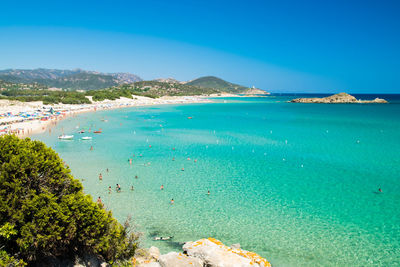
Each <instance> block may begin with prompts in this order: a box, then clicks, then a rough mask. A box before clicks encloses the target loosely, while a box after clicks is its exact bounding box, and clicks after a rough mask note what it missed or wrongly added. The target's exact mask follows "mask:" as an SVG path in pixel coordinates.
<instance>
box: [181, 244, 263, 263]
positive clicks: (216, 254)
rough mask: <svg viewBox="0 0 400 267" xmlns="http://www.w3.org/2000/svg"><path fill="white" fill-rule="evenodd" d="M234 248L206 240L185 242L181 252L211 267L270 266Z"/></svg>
mask: <svg viewBox="0 0 400 267" xmlns="http://www.w3.org/2000/svg"><path fill="white" fill-rule="evenodd" d="M238 247H239V246H238V245H237V244H235V246H234V247H228V246H225V245H224V244H223V243H222V242H221V241H219V240H217V239H214V238H208V239H200V240H198V241H195V242H187V243H186V244H185V245H184V246H183V251H184V252H186V253H187V254H188V255H189V256H192V257H197V258H200V259H202V260H203V261H204V263H205V264H206V266H211V267H228V266H232V267H233V266H237V267H251V266H252V267H266V266H271V264H270V263H269V262H268V261H267V260H266V259H264V258H262V257H261V256H259V255H258V254H256V253H254V252H250V251H247V250H243V249H240V248H238Z"/></svg>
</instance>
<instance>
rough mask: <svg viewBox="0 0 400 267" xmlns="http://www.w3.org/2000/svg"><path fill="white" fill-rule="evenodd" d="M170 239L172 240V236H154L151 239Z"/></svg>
mask: <svg viewBox="0 0 400 267" xmlns="http://www.w3.org/2000/svg"><path fill="white" fill-rule="evenodd" d="M171 238H174V237H173V236H165V237H163V236H156V237H154V238H153V240H170V239H171Z"/></svg>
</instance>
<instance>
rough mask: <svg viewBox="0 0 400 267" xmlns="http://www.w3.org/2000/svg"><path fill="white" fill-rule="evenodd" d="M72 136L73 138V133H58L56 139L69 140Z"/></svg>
mask: <svg viewBox="0 0 400 267" xmlns="http://www.w3.org/2000/svg"><path fill="white" fill-rule="evenodd" d="M73 138H74V136H73V135H65V134H62V135H60V136H59V137H58V139H62V140H70V139H73Z"/></svg>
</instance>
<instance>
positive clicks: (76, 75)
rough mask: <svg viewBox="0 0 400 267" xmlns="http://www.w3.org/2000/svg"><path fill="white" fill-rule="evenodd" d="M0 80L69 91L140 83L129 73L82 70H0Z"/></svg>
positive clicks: (138, 79) (137, 78) (139, 79)
mask: <svg viewBox="0 0 400 267" xmlns="http://www.w3.org/2000/svg"><path fill="white" fill-rule="evenodd" d="M0 80H3V81H7V82H14V83H25V84H27V83H38V84H43V85H46V86H49V87H57V88H63V89H70V90H79V89H81V90H92V89H103V88H108V87H111V86H117V85H120V84H125V83H133V82H137V81H142V79H141V78H140V77H139V76H137V75H134V74H131V73H102V72H96V71H87V70H82V69H74V70H58V69H33V70H28V69H7V70H0Z"/></svg>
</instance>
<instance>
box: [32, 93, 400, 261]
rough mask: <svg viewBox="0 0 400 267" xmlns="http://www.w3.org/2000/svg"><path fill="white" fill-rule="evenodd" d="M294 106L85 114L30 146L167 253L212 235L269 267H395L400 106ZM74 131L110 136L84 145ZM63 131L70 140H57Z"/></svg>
mask: <svg viewBox="0 0 400 267" xmlns="http://www.w3.org/2000/svg"><path fill="white" fill-rule="evenodd" d="M290 98H292V97H291V96H287V95H285V96H273V97H267V98H244V99H239V100H235V99H218V100H216V101H217V102H218V103H214V104H191V105H182V106H171V105H166V106H153V107H142V108H126V109H120V110H112V111H99V112H95V113H86V114H80V115H78V116H77V117H75V118H69V119H66V120H64V121H62V122H60V123H59V124H58V125H57V126H56V127H55V128H53V129H52V133H51V134H48V133H46V134H42V135H36V136H34V137H33V138H34V139H39V140H42V141H44V142H45V143H47V144H48V145H50V146H52V147H53V148H54V149H55V150H56V151H57V152H58V153H59V154H60V155H61V157H62V158H63V159H64V160H65V161H66V162H67V163H68V164H69V165H70V167H71V169H72V173H73V174H74V176H75V177H76V178H79V179H84V180H83V185H84V188H85V191H86V192H87V193H89V194H91V195H92V196H93V198H94V199H97V197H98V196H101V198H102V199H103V202H104V203H105V205H106V207H107V208H108V209H111V210H112V211H113V214H114V215H115V216H116V217H117V218H118V219H119V220H120V221H121V222H123V221H124V220H125V219H126V218H127V217H128V216H131V217H132V219H133V221H134V222H135V224H136V227H137V229H138V230H140V231H141V232H143V233H144V235H143V237H142V245H143V246H145V247H149V246H151V245H155V246H158V247H160V249H161V250H162V252H167V251H170V250H174V249H175V250H179V249H180V247H181V245H182V243H183V242H185V241H188V240H195V239H199V238H203V237H210V236H212V237H215V238H217V239H220V240H221V241H222V242H224V243H225V244H227V245H230V244H232V243H240V244H241V246H242V247H243V248H245V249H248V250H252V251H255V252H257V253H259V254H260V255H262V256H264V257H266V258H267V259H268V260H269V261H271V262H272V264H273V265H274V266H395V265H400V210H399V204H400V181H399V180H400V176H399V173H400V156H399V155H400V102H399V101H398V100H396V99H394V101H391V102H392V103H393V104H388V105H359V104H356V105H342V104H340V105H339V104H338V105H324V104H293V103H285V101H286V100H287V99H290ZM223 100H225V101H226V102H227V103H223ZM389 100H390V99H389ZM189 116H190V117H193V119H188V118H187V117H189ZM102 119H105V120H107V121H102ZM78 125H79V129H81V128H85V129H88V128H89V127H91V129H92V130H93V129H98V128H102V130H103V133H102V134H99V135H96V134H93V133H90V134H83V135H85V136H93V140H92V141H83V140H79V139H78V138H79V137H80V136H82V135H80V134H78V133H76V132H77V129H76V127H77V126H78ZM61 132H64V133H65V134H74V135H75V140H73V141H59V140H58V139H57V136H58V135H59V134H61ZM150 145H151V147H149V146H150ZM90 146H93V147H94V150H93V151H90V149H89V148H90ZM172 148H175V150H173V149H172ZM133 154H134V155H135V157H133ZM140 154H142V156H140ZM129 158H133V164H132V165H130V164H129V162H128V159H129ZM172 158H175V160H174V161H173V160H172ZM188 158H190V160H188ZM195 159H197V162H194V160H195ZM106 168H109V170H110V171H109V172H108V173H107V172H106ZM182 168H184V171H181V169H182ZM99 173H102V175H103V181H99V179H98V175H99ZM136 175H137V176H138V178H137V179H136V178H135V176H136ZM117 183H118V184H120V185H121V187H122V192H121V193H116V192H115V185H116V184H117ZM162 184H163V185H164V190H162V191H161V190H160V186H161V185H162ZM132 185H133V186H134V191H131V190H130V187H131V186H132ZM108 186H111V187H112V189H113V191H112V193H111V194H109V193H108ZM378 188H382V190H383V193H378ZM208 190H210V192H211V194H210V195H207V191H208ZM171 198H173V199H174V200H175V204H174V205H170V200H171ZM153 236H173V239H171V241H152V239H151V238H152V237H153Z"/></svg>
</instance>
